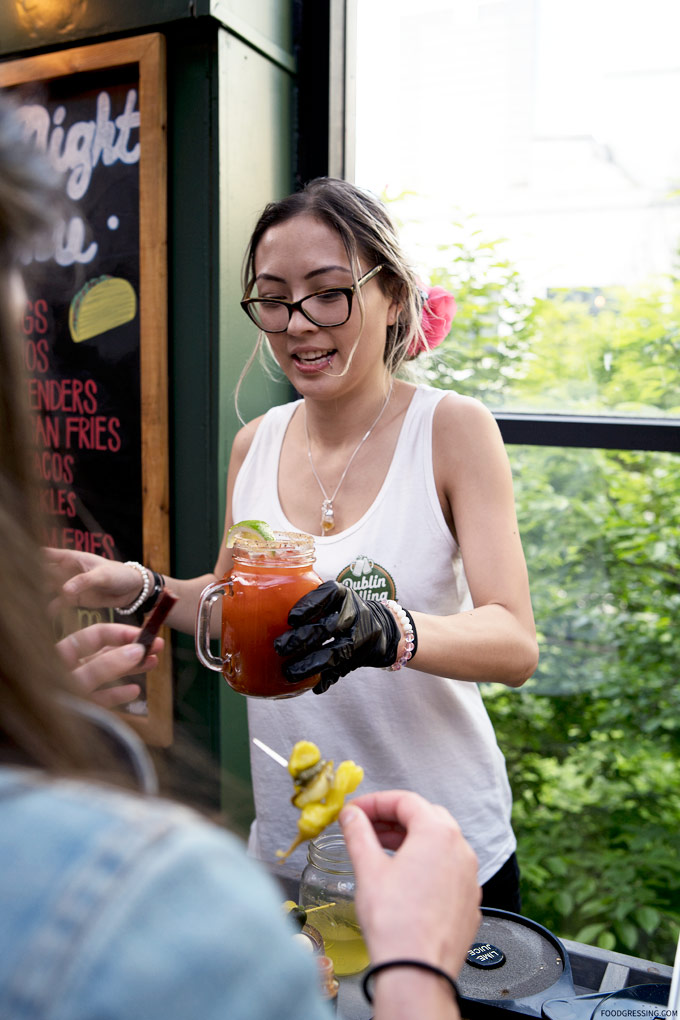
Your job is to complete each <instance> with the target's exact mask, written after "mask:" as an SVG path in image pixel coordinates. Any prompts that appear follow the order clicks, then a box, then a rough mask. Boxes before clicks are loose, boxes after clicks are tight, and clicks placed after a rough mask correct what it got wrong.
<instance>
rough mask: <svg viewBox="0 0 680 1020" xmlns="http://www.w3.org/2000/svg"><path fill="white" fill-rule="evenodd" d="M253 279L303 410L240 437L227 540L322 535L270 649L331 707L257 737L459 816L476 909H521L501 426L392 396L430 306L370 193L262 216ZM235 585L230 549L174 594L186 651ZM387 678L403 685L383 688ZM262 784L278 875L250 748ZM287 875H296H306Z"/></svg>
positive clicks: (102, 572) (93, 598)
mask: <svg viewBox="0 0 680 1020" xmlns="http://www.w3.org/2000/svg"><path fill="white" fill-rule="evenodd" d="M244 277H245V280H244V282H245V296H244V301H243V306H244V309H245V310H246V312H247V313H248V314H249V315H250V316H251V318H253V319H254V321H255V322H256V323H257V324H258V325H259V326H260V328H261V330H262V333H264V334H266V338H267V340H268V342H269V344H270V346H271V350H272V352H273V354H274V357H275V359H276V361H277V362H278V364H279V365H280V367H281V369H282V370H283V372H284V373H285V375H286V376H287V378H288V379H289V380H290V382H291V384H292V385H293V386H294V387H295V389H296V390H297V391H298V393H299V394H300V395H301V399H300V400H299V401H296V402H294V403H292V404H287V405H285V406H283V407H277V408H273V409H272V410H271V411H269V412H268V413H267V414H266V415H264V416H262V417H260V418H257V419H255V420H254V421H251V422H250V423H248V424H247V425H246V426H245V427H244V428H243V429H241V431H240V432H239V433H238V435H237V436H236V439H235V441H234V444H233V449H232V455H231V462H230V468H229V477H228V490H227V511H226V521H225V536H226V532H227V531H228V529H229V527H230V526H231V525H232V523H233V522H234V521H240V520H246V519H253V518H257V519H261V520H265V521H267V522H268V523H269V524H270V525H271V526H272V527H274V528H283V529H296V530H301V531H306V532H310V533H312V534H314V535H316V536H318V537H317V540H316V552H317V559H316V563H315V570H316V571H317V573H319V575H320V576H321V577H322V578H323V579H324V580H325V581H326V582H327V583H325V584H324V585H322V586H321V588H320V589H318V591H317V592H315V593H313V594H312V595H311V596H309V597H308V598H306V599H305V600H302V603H301V604H300V605H299V606H298V607H296V609H295V610H294V611H293V613H292V614H291V617H290V623H291V626H292V630H291V632H289V633H288V634H286V635H284V636H281V638H280V639H278V641H277V648H278V650H279V651H280V652H281V654H282V655H286V656H288V655H291V656H292V659H289V660H287V662H286V666H285V670H286V673H287V675H288V676H289V678H290V679H295V678H299V677H301V676H304V675H312V674H315V673H317V672H319V671H321V675H322V680H321V683H320V685H318V686H317V688H316V690H317V691H325V690H328V693H327V694H325V696H324V697H323V698H313V697H311V696H309V695H307V696H303V697H299V698H296V699H293V700H291V701H287V702H284V703H281V702H275V703H268V702H265V701H253V702H251V703H249V705H248V712H249V723H250V728H251V732H252V733H253V734H254V735H256V736H257V737H259V738H260V739H262V740H264V741H265V742H267V743H269V744H270V745H272V746H273V747H275V748H276V749H277V750H279V751H281V752H283V753H284V754H287V753H288V752H289V750H290V748H291V746H292V744H293V743H294V742H295V740H297V739H299V737H300V735H304V736H305V738H307V739H310V740H313V741H314V742H315V743H317V744H319V746H321V747H322V748H323V751H324V754H326V755H327V756H328V757H338V756H339V757H352V758H354V759H355V760H356V761H358V762H360V763H361V764H362V765H363V766H364V768H365V770H366V774H367V777H368V778H367V783H368V785H369V786H370V785H371V784H377V785H379V786H380V785H389V786H391V785H396V786H399V787H407V788H410V789H413V790H417V791H418V792H419V793H422V794H423V795H424V796H426V797H427V798H428V799H431V800H434V801H435V802H437V803H440V804H443V805H445V806H446V807H447V808H449V810H451V811H452V812H453V813H454V814H455V816H456V817H457V818H458V820H459V821H460V824H461V826H462V828H463V832H464V833H465V835H466V837H467V839H468V840H469V841H470V842H471V844H472V846H473V847H474V849H475V851H476V853H477V855H478V858H479V862H480V880H481V882H482V884H483V885H484V887H485V889H484V894H485V898H484V902H485V903H486V904H488V905H492V906H497V907H504V908H506V909H515V910H517V909H518V908H519V891H518V872H517V865H516V861H515V857H514V851H515V838H514V835H513V832H512V829H511V825H510V809H511V795H510V789H509V785H508V781H507V777H506V773H505V765H504V761H503V757H502V755H501V753H500V751H499V749H498V747H497V744H496V740H495V736H494V733H493V729H492V727H491V723H490V721H489V718H488V716H487V714H486V711H485V708H484V705H483V703H482V699H481V696H480V693H479V689H478V687H477V684H478V682H480V681H495V682H499V683H503V684H507V685H510V686H519V685H521V684H522V683H523V682H524V681H525V680H526V679H527V678H528V677H529V676H530V675H531V673H532V672H533V671H534V669H535V667H536V663H537V644H536V636H535V629H534V622H533V614H532V609H531V600H530V595H529V587H528V581H527V572H526V565H525V561H524V556H523V552H522V546H521V542H520V538H519V534H518V528H517V521H516V516H515V510H514V501H513V492H512V479H511V474H510V469H509V465H508V461H507V457H506V455H505V451H504V448H503V443H502V441H501V438H500V434H499V432H498V429H497V427H496V425H495V422H494V420H493V418H492V416H491V415H490V414H489V412H488V411H486V410H485V408H483V407H482V405H481V404H479V403H478V402H477V401H475V400H472V399H469V398H465V397H461V396H459V395H457V394H455V393H452V392H444V391H438V390H433V389H430V388H428V387H424V386H415V385H413V384H411V383H409V382H407V381H405V380H404V379H401V378H398V377H397V373H398V372H399V369H400V368H401V367H402V365H403V364H404V362H405V361H406V360H408V359H409V358H410V357H412V356H414V355H415V353H416V352H417V351H418V350H419V349H422V348H423V346H427V345H426V340H425V338H424V336H423V330H422V327H421V315H422V312H423V306H422V298H421V295H420V291H419V286H418V282H417V280H416V279H415V277H414V275H413V273H412V271H411V269H410V268H409V267H408V264H407V262H406V260H405V258H404V256H403V254H402V252H401V250H400V248H399V243H398V241H397V238H396V236H395V232H394V229H393V226H392V224H391V222H390V220H389V217H388V216H387V213H386V211H385V209H384V208H383V206H382V205H381V204H380V203H379V202H378V201H377V200H375V199H374V198H373V197H372V196H370V195H369V194H366V193H364V192H362V191H360V190H359V189H357V188H355V187H354V186H352V185H350V184H347V183H346V182H343V181H337V180H331V179H320V180H317V181H313V182H312V183H311V184H309V185H308V186H307V187H306V188H305V189H304V190H303V191H302V192H299V193H296V194H294V195H291V196H290V197H289V198H287V199H285V200H284V201H282V202H279V203H274V204H272V205H270V206H268V207H267V208H266V209H265V211H264V213H263V214H262V216H261V218H260V220H259V222H258V224H257V226H256V228H255V231H254V233H253V236H252V238H251V242H250V245H249V248H248V252H247V255H246V262H245V273H244ZM55 561H56V562H59V563H62V564H63V565H66V567H67V569H68V570H69V571H70V572H71V573H73V572H74V570H78V571H82V573H79V574H78V575H77V576H73V577H72V578H71V580H70V581H68V582H67V583H66V584H65V585H64V589H63V590H64V594H65V597H66V598H67V599H68V600H69V601H70V602H71V603H77V602H79V601H81V602H85V604H87V605H91V606H96V605H101V604H111V602H112V600H113V599H114V598H115V599H117V600H118V601H117V604H118V605H125V604H127V603H130V602H132V601H133V599H135V597H136V596H138V593H139V581H140V578H139V575H138V574H136V573H135V570H134V569H131V568H127V567H124V566H122V565H119V564H111V563H107V562H106V561H102V560H100V559H99V558H97V557H90V556H87V555H82V554H76V553H68V554H55ZM229 567H230V552H229V550H228V549H227V548H226V546H225V543H223V546H222V549H221V550H220V553H219V556H218V559H217V562H216V564H215V568H214V572H213V573H212V574H207V575H204V576H202V577H200V578H194V579H193V580H191V581H175V580H173V581H172V587H173V589H174V590H176V591H177V593H178V594H180V595H181V597H182V598H181V603H180V605H179V606H178V608H177V609H176V611H175V613H174V616H173V617H171V622H172V623H173V625H174V626H176V627H179V628H181V629H184V630H186V631H188V632H191V630H192V629H193V623H194V610H195V605H196V599H197V597H198V595H199V592H200V590H201V589H202V588H203V586H204V585H206V584H207V583H209V582H212V581H213V580H214V579H215V578H216V577H217V578H221V577H223V576H224V575H225V574H227V573H228V571H229ZM355 592H356V593H363V594H364V595H368V596H369V597H368V598H367V599H359V598H357V597H356V594H355ZM385 598H387V599H388V600H390V602H389V603H388V602H385V601H383V599H385ZM394 666H397V667H400V666H405V667H406V668H405V669H398V670H394V669H392V670H391V671H389V672H384V671H383V670H382V669H381V668H380V667H383V668H384V667H394ZM341 676H342V677H343V679H342V681H341V682H340V683H335V681H336V680H338V678H339V677H341ZM331 685H332V686H331ZM329 688H330V689H329ZM252 770H253V782H254V789H255V803H256V815H257V818H256V822H255V825H254V829H253V833H252V837H251V849H252V851H253V852H254V853H255V854H256V855H257V856H259V857H262V858H263V859H265V860H273V859H274V854H275V851H276V849H277V848H279V847H282V846H285V845H286V836H285V834H286V833H288V832H290V831H291V826H292V825H293V823H294V809H293V808H292V807H291V808H290V811H282V809H281V805H282V804H283V803H284V800H285V789H284V788H285V785H286V782H287V777H286V776H285V775H283V774H281V775H279V774H278V773H277V771H276V769H275V768H274V767H272V766H271V763H270V762H269V761H268V760H265V759H264V757H263V756H262V755H261V754H260V753H259V752H258V751H257V750H255V751H254V754H253V756H252ZM291 861H292V867H293V868H297V869H299V868H300V866H301V861H302V857H301V856H298V858H297V859H296V858H295V857H293V858H292V859H291Z"/></svg>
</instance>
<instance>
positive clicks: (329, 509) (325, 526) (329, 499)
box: [304, 379, 394, 535]
mask: <svg viewBox="0 0 680 1020" xmlns="http://www.w3.org/2000/svg"><path fill="white" fill-rule="evenodd" d="M393 389H394V379H393V380H392V382H391V383H390V389H389V392H388V394H387V396H386V397H385V403H384V404H383V406H382V407H381V408H380V410H379V412H378V416H377V418H376V419H375V421H374V422H373V424H372V425H371V427H370V428H369V429H368V431H367V432H365V433H364V434H363V436H362V437H361V439H360V440H359V442H358V444H357V447H356V449H355V450H354V453H353V454H352V456H351V457H350V458H349V460H348V461H347V464H346V466H345V470H344V471H343V472H342V474H341V475H340V481H339V482H338V484H337V485H336V486H335V489H334V490H333V495H332V496H329V495H328V493H327V492H326V488H325V486H324V484H323V482H322V481H321V479H320V478H319V476H318V474H317V471H316V468H315V467H314V461H313V460H312V447H311V444H310V442H309V431H308V429H307V408H306V407H305V418H304V421H305V438H306V440H307V457H308V458H309V466H310V467H311V469H312V474H313V475H314V477H315V478H316V480H317V482H318V485H319V488H320V489H321V491H322V492H323V496H324V499H323V503H322V504H321V533H322V534H323V535H326V534H328V532H329V531H332V530H333V528H334V527H335V514H334V512H333V500H334V499H335V497H336V496H337V494H338V489H339V488H340V486H341V485H342V483H343V482H344V480H345V475H346V474H347V472H348V471H349V469H350V467H351V466H352V461H353V460H354V458H355V457H356V455H357V454H358V452H359V450H360V449H361V447H362V446H363V445H364V443H365V442H366V440H367V439H368V437H369V436H370V434H371V432H372V431H373V429H374V428H375V427H376V425H377V424H378V422H379V421H380V419H381V418H382V416H383V413H384V411H385V408H386V407H387V405H388V404H389V402H390V397H391V396H392V390H393Z"/></svg>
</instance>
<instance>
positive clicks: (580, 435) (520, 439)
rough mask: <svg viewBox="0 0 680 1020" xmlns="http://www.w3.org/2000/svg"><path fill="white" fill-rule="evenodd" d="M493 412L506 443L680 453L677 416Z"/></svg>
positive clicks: (679, 429) (679, 428) (679, 420)
mask: <svg viewBox="0 0 680 1020" xmlns="http://www.w3.org/2000/svg"><path fill="white" fill-rule="evenodd" d="M493 413H494V417H495V419H496V421H497V423H498V427H499V428H500V430H501V435H502V436H503V441H504V442H505V443H507V444H515V445H521V446H570V447H581V448H583V449H605V450H650V451H655V452H664V453H680V419H677V418H622V417H604V416H599V415H568V414H524V413H520V412H509V411H498V412H493Z"/></svg>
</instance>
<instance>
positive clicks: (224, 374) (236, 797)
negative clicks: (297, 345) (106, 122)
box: [168, 5, 294, 827]
mask: <svg viewBox="0 0 680 1020" xmlns="http://www.w3.org/2000/svg"><path fill="white" fill-rule="evenodd" d="M280 6H282V5H279V7H280ZM196 24H197V27H196V34H195V37H194V38H193V39H190V38H189V37H188V36H187V31H186V29H187V26H186V25H183V26H181V28H179V29H173V31H172V32H171V33H170V34H169V36H168V44H169V45H168V67H169V69H170V68H172V89H171V92H170V93H169V100H170V103H169V111H170V113H169V123H170V125H171V130H170V137H169V143H170V146H171V152H172V158H171V167H172V174H171V182H170V189H171V194H170V224H171V228H170V253H171V266H172V272H171V284H170V308H171V327H170V332H171V355H172V380H173V383H172V386H173V392H172V414H171V419H172V423H173V436H172V443H173V451H174V453H173V492H172V507H173V525H172V533H173V560H174V564H175V570H176V571H177V573H178V575H179V576H192V575H195V574H197V573H202V572H204V571H205V570H207V569H209V568H211V567H212V565H213V563H214V561H215V559H216V556H217V553H218V548H219V542H220V541H221V537H222V529H223V520H224V506H225V496H226V478H227V468H228V462H229V455H230V450H231V444H232V441H233V438H234V435H235V434H236V431H237V430H238V428H239V421H238V418H237V415H236V410H235V402H234V401H235V390H236V386H237V382H238V379H239V376H240V375H241V372H242V370H243V367H244V365H245V362H246V361H247V358H248V355H249V353H250V351H251V350H252V347H253V345H254V343H255V339H256V331H255V329H254V327H252V326H251V325H250V323H249V321H248V320H247V319H246V317H245V316H244V315H243V312H242V311H241V309H240V307H239V300H240V298H241V282H240V278H241V264H242V259H243V253H244V250H245V246H246V243H247V240H248V237H249V235H250V232H251V230H252V228H253V226H254V223H255V220H256V218H257V216H258V215H259V212H260V211H261V209H262V208H263V206H264V205H265V204H266V202H268V201H270V200H271V199H272V198H275V197H280V196H283V195H285V194H287V193H288V192H289V191H290V190H291V187H292V103H293V86H294V79H293V75H292V74H291V73H290V71H289V70H288V69H287V68H285V67H282V66H281V65H280V63H278V62H276V61H274V60H272V59H270V57H269V56H267V55H266V54H263V53H262V52H260V51H258V50H256V49H254V48H253V47H252V46H251V45H249V44H248V43H247V42H246V41H244V40H243V39H242V38H240V37H238V36H236V35H234V34H233V33H232V32H230V31H228V30H227V29H225V28H223V27H222V26H220V25H219V24H217V23H215V22H213V21H212V20H209V21H208V31H207V32H206V30H205V28H203V27H201V24H203V25H205V21H204V20H203V19H199V21H198V22H197V23H196ZM289 395H290V391H289V388H288V384H287V383H285V381H284V382H282V383H275V382H273V381H272V380H271V379H269V378H268V377H267V376H266V375H265V374H264V373H263V372H262V370H261V368H260V367H259V365H256V366H255V367H254V368H253V369H252V371H251V372H250V373H249V375H248V377H247V380H246V382H245V383H244V385H243V389H242V393H241V395H240V398H239V408H240V412H241V414H242V416H243V418H244V420H248V419H250V418H252V417H254V416H255V415H257V414H261V413H262V412H263V411H264V410H266V409H267V408H268V407H270V406H271V405H272V404H275V403H282V402H284V401H285V400H287V399H288V398H289ZM175 672H176V682H177V690H176V709H177V719H178V731H179V734H180V737H181V735H182V734H183V733H187V734H188V735H189V736H190V737H191V738H192V739H195V740H198V741H199V742H200V743H201V744H202V745H203V746H205V747H207V748H209V749H210V750H211V752H212V753H213V755H215V756H216V757H217V758H218V759H219V761H220V763H221V765H222V769H223V774H224V775H223V784H222V787H223V788H222V793H223V796H222V800H223V802H224V805H225V808H226V810H227V812H228V814H229V817H230V819H231V821H232V823H234V824H236V825H237V826H242V827H243V826H245V824H246V823H247V821H249V820H250V817H251V814H252V801H251V793H250V783H249V779H250V770H249V763H248V734H247V723H246V705H245V701H244V699H243V698H241V697H240V696H238V695H235V694H233V692H232V691H230V689H229V688H228V687H227V685H226V684H225V683H224V682H223V681H222V680H221V678H220V677H219V676H218V675H217V674H215V673H211V672H210V671H207V670H205V669H203V668H202V667H201V666H200V665H199V663H198V662H197V660H196V657H195V654H194V649H193V641H192V640H191V639H189V638H184V637H179V638H178V639H177V643H176V652H175Z"/></svg>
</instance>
